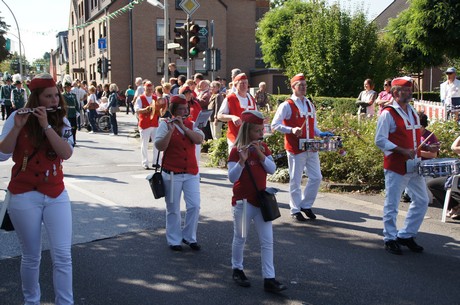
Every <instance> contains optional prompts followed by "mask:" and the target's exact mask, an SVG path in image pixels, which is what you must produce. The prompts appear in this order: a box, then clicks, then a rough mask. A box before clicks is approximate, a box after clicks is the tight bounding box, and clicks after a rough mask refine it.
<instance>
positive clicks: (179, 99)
mask: <svg viewBox="0 0 460 305" xmlns="http://www.w3.org/2000/svg"><path fill="white" fill-rule="evenodd" d="M171 103H174V104H187V100H186V99H185V96H184V95H183V94H178V95H173V96H172V97H171Z"/></svg>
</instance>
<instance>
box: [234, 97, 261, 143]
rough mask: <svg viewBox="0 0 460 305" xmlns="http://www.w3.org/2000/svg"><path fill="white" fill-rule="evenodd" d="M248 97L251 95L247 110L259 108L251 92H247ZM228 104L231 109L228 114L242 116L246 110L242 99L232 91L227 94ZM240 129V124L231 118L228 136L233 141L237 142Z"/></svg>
mask: <svg viewBox="0 0 460 305" xmlns="http://www.w3.org/2000/svg"><path fill="white" fill-rule="evenodd" d="M247 97H249V100H248V109H247V110H257V108H256V101H255V100H254V98H253V97H252V96H250V95H249V94H247ZM227 105H228V110H229V112H228V114H231V115H236V116H238V117H241V113H242V112H243V111H245V110H246V109H244V108H241V106H240V100H239V99H238V97H237V96H236V94H235V93H232V94H230V95H229V96H227ZM239 130H240V126H236V125H235V124H234V123H233V121H231V120H230V121H228V130H227V138H228V139H229V140H230V141H231V142H232V143H235V140H236V136H238V131H239Z"/></svg>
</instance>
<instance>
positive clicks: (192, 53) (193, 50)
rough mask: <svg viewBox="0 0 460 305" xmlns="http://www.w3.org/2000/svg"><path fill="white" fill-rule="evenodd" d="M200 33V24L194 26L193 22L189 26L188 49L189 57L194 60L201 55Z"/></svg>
mask: <svg viewBox="0 0 460 305" xmlns="http://www.w3.org/2000/svg"><path fill="white" fill-rule="evenodd" d="M199 31H200V26H199V25H198V24H194V23H193V21H191V22H190V23H189V24H188V37H189V39H190V40H189V42H190V44H189V49H188V56H189V57H190V58H191V59H193V58H195V57H197V56H198V54H199V53H200V49H199V48H198V43H199V42H200V37H198V32H199Z"/></svg>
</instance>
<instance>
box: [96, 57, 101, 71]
mask: <svg viewBox="0 0 460 305" xmlns="http://www.w3.org/2000/svg"><path fill="white" fill-rule="evenodd" d="M97 72H98V73H102V59H100V58H98V59H97Z"/></svg>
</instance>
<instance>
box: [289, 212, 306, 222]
mask: <svg viewBox="0 0 460 305" xmlns="http://www.w3.org/2000/svg"><path fill="white" fill-rule="evenodd" d="M291 217H292V218H294V219H297V221H307V219H306V218H305V217H303V215H302V213H300V212H297V213H294V214H292V215H291Z"/></svg>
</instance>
